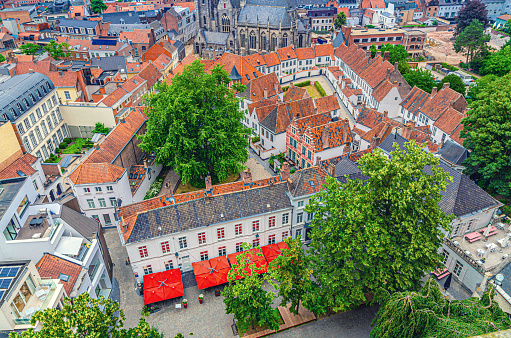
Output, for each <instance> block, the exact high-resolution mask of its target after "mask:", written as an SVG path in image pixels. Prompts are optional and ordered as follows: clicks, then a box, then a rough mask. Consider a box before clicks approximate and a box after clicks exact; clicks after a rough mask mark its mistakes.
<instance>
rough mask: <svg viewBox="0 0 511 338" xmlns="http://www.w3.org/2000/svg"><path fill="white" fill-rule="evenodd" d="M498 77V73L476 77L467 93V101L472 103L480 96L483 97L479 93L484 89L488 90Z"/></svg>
mask: <svg viewBox="0 0 511 338" xmlns="http://www.w3.org/2000/svg"><path fill="white" fill-rule="evenodd" d="M497 79H498V76H496V75H486V76H483V77H480V78H478V79H476V80H475V81H474V82H472V84H471V85H470V87H468V93H467V102H468V103H469V104H470V103H472V102H474V101H476V100H478V97H480V98H482V97H484V96H479V93H481V92H482V91H484V90H487V87H488V86H489V85H490V84H491V83H492V82H493V81H495V80H497Z"/></svg>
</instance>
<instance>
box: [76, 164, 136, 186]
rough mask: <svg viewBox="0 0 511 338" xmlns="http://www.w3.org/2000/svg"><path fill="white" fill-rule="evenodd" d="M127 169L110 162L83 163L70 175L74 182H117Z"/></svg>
mask: <svg viewBox="0 0 511 338" xmlns="http://www.w3.org/2000/svg"><path fill="white" fill-rule="evenodd" d="M125 172H126V169H124V168H121V167H118V166H116V165H113V164H110V163H82V164H80V165H79V166H78V167H77V168H76V169H75V170H73V172H72V173H71V174H70V175H69V179H70V180H71V182H73V183H74V184H93V183H109V182H116V181H117V180H118V179H119V178H121V176H122V175H123V174H124V173H125Z"/></svg>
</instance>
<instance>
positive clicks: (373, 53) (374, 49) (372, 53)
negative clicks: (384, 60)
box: [369, 43, 378, 58]
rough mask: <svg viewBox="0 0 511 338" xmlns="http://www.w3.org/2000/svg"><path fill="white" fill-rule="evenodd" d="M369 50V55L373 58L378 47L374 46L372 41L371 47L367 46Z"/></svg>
mask: <svg viewBox="0 0 511 338" xmlns="http://www.w3.org/2000/svg"><path fill="white" fill-rule="evenodd" d="M369 51H370V52H371V57H372V58H374V57H375V56H376V53H377V52H378V48H376V45H375V44H374V43H373V44H372V45H371V47H369Z"/></svg>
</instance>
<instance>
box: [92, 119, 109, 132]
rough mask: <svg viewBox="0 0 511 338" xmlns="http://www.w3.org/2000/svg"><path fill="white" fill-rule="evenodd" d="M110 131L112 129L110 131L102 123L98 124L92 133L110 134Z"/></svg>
mask: <svg viewBox="0 0 511 338" xmlns="http://www.w3.org/2000/svg"><path fill="white" fill-rule="evenodd" d="M109 131H110V129H108V128H107V127H105V125H104V124H103V123H101V122H97V123H96V125H95V127H94V130H93V131H92V134H93V135H94V134H96V133H98V134H108V132H109Z"/></svg>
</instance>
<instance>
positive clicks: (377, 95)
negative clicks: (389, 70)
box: [373, 80, 394, 102]
mask: <svg viewBox="0 0 511 338" xmlns="http://www.w3.org/2000/svg"><path fill="white" fill-rule="evenodd" d="M392 88H394V86H393V85H392V83H390V81H389V80H385V81H383V82H382V83H380V84H379V85H378V86H377V87H376V88H375V90H374V91H373V97H374V99H375V100H376V101H378V102H380V101H381V100H383V99H384V98H385V97H386V96H387V94H388V93H389V92H390V91H391V90H392Z"/></svg>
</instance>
